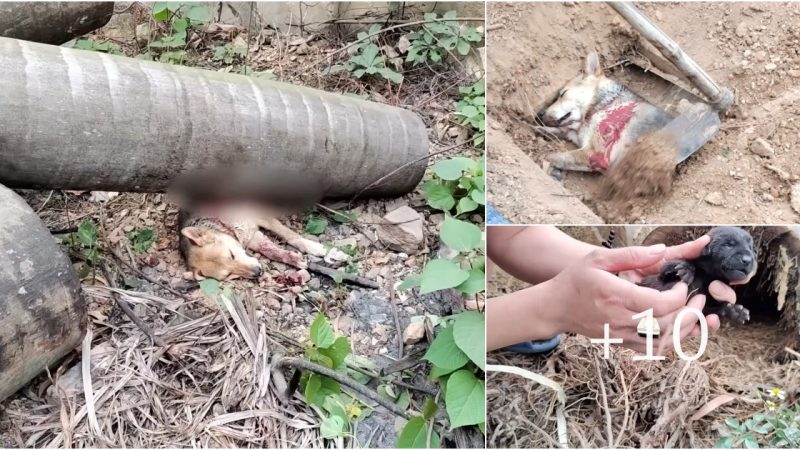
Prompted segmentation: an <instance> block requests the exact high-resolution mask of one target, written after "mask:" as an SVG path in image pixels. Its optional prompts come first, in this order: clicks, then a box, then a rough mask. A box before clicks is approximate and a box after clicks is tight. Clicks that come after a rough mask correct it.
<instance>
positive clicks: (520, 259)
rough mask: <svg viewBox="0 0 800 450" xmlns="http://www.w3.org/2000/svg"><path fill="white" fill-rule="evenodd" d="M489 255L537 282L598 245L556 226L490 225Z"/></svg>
mask: <svg viewBox="0 0 800 450" xmlns="http://www.w3.org/2000/svg"><path fill="white" fill-rule="evenodd" d="M487 233H488V241H489V242H490V243H491V244H490V245H487V248H488V255H489V258H490V259H491V260H492V261H493V262H494V263H495V264H497V266H498V267H500V268H502V269H503V270H504V271H505V272H507V273H508V274H509V275H511V276H513V277H514V278H517V279H519V280H522V281H525V282H528V283H531V284H536V283H540V282H542V281H545V280H549V279H550V278H553V277H554V276H556V275H558V274H559V273H560V272H561V271H562V270H564V268H565V267H567V266H568V265H570V264H572V263H573V262H575V261H577V260H578V259H580V258H582V257H584V256H586V255H587V254H588V253H590V252H592V251H593V250H595V249H597V248H598V247H596V246H594V245H591V244H587V243H585V242H581V241H579V240H577V239H573V238H571V237H570V236H568V235H567V234H565V233H564V232H562V231H561V230H559V229H558V228H556V227H551V226H535V227H527V226H522V227H488V231H487Z"/></svg>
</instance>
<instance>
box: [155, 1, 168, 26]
mask: <svg viewBox="0 0 800 450" xmlns="http://www.w3.org/2000/svg"><path fill="white" fill-rule="evenodd" d="M153 19H156V20H159V21H161V22H166V21H167V19H169V6H168V5H167V2H155V3H153Z"/></svg>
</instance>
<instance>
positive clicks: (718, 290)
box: [708, 280, 736, 303]
mask: <svg viewBox="0 0 800 450" xmlns="http://www.w3.org/2000/svg"><path fill="white" fill-rule="evenodd" d="M708 293H709V294H711V296H712V297H714V299H715V300H719V301H721V302H729V303H736V291H734V290H733V288H732V287H730V286H728V285H727V284H725V283H723V282H722V281H719V280H715V281H712V282H711V284H710V285H709V286H708Z"/></svg>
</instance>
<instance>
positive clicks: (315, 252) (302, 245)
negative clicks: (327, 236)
mask: <svg viewBox="0 0 800 450" xmlns="http://www.w3.org/2000/svg"><path fill="white" fill-rule="evenodd" d="M294 247H295V248H297V249H298V250H301V251H302V252H304V253H307V254H309V255H311V256H316V257H318V258H322V257H324V256H325V255H326V254H327V251H326V250H325V246H324V245H322V244H321V243H319V242H316V241H312V240H311V239H305V238H303V240H302V241H300V242H299V243H298V244H297V245H295V246H294Z"/></svg>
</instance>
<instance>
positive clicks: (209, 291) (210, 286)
mask: <svg viewBox="0 0 800 450" xmlns="http://www.w3.org/2000/svg"><path fill="white" fill-rule="evenodd" d="M199 284H200V290H201V291H202V292H203V294H205V295H206V297H210V298H214V297H215V296H216V295H217V294H218V293H219V281H217V280H215V279H213V278H206V279H205V280H201V281H200V283H199Z"/></svg>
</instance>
